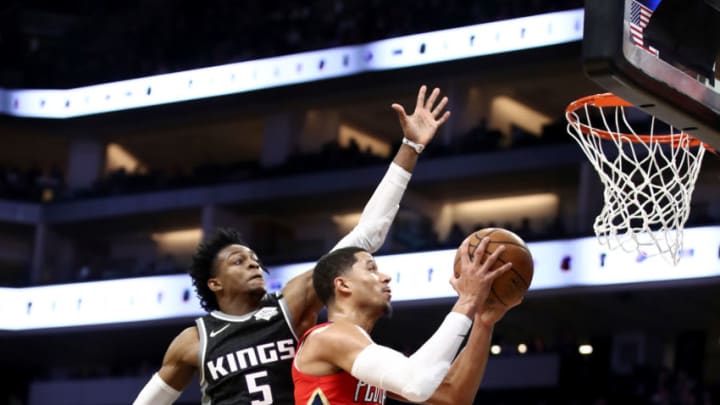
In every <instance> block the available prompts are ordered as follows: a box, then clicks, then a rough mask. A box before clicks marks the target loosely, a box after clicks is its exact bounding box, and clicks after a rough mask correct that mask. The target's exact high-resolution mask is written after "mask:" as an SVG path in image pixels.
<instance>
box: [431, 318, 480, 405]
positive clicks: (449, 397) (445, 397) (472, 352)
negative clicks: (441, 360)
mask: <svg viewBox="0 0 720 405" xmlns="http://www.w3.org/2000/svg"><path fill="white" fill-rule="evenodd" d="M478 318H479V317H476V319H475V323H474V324H473V327H472V329H471V331H470V336H469V337H468V341H467V343H466V344H465V348H463V350H462V351H461V352H460V354H459V355H458V357H457V358H456V359H455V361H454V362H453V363H452V366H451V367H450V370H449V371H448V373H447V375H446V376H445V379H444V380H443V382H442V383H441V384H440V386H439V387H438V389H437V390H436V391H435V393H434V394H433V396H432V397H431V398H430V400H429V401H428V402H427V403H428V404H430V405H465V404H472V403H473V401H474V400H475V396H476V395H477V391H478V389H479V388H480V383H481V382H482V379H483V377H484V376H485V368H486V366H487V362H488V355H489V352H490V342H491V340H492V333H493V326H492V325H485V324H483V323H481V322H478Z"/></svg>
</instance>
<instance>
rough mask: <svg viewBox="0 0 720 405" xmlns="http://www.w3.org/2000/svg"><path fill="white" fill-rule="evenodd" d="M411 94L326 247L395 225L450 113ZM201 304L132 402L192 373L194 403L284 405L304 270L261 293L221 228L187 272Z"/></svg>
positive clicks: (142, 401)
mask: <svg viewBox="0 0 720 405" xmlns="http://www.w3.org/2000/svg"><path fill="white" fill-rule="evenodd" d="M426 91H427V90H426V87H425V86H422V87H421V88H420V90H419V91H418V95H417V103H416V106H415V111H414V112H413V114H412V115H408V114H406V112H405V110H404V108H403V107H402V106H400V105H399V104H393V105H392V108H393V109H394V110H395V111H396V112H397V113H398V117H399V120H400V125H401V127H402V131H403V135H404V138H403V143H402V145H401V146H400V149H399V150H398V152H397V154H396V155H395V158H394V160H393V163H391V165H390V168H389V169H388V171H387V173H386V174H385V176H384V177H383V179H382V181H381V182H380V184H379V185H378V187H377V189H376V190H375V192H374V193H373V195H372V196H371V198H370V200H369V201H368V203H367V204H366V206H365V208H364V210H363V213H362V215H361V218H360V221H359V224H358V225H357V226H356V227H355V228H354V229H353V230H352V231H351V232H350V234H348V235H347V236H345V238H343V239H342V240H341V241H340V242H339V243H338V245H337V246H336V247H335V248H334V249H338V248H341V247H344V246H361V247H362V248H364V249H366V250H367V251H369V252H374V251H376V250H377V249H379V248H380V247H381V246H382V243H383V241H384V240H385V236H386V234H387V231H388V229H389V227H390V224H391V223H392V221H393V219H394V218H395V214H396V213H397V209H398V204H399V202H400V199H401V197H402V195H403V193H404V191H405V188H406V186H407V183H408V181H409V180H410V176H411V173H412V171H413V169H414V168H415V164H416V162H417V158H418V155H419V154H420V153H421V152H422V150H423V148H424V146H425V145H426V144H427V143H429V142H430V141H431V140H432V139H433V137H434V136H435V133H436V132H437V129H438V127H440V126H441V125H442V124H443V123H444V122H445V121H446V120H447V119H448V117H449V116H450V112H449V111H444V108H445V106H446V105H447V102H448V100H447V97H443V98H442V99H440V100H439V102H438V97H439V95H440V90H439V89H434V90H433V91H432V93H430V95H429V96H427V98H426ZM190 274H191V276H192V279H193V284H194V285H195V288H196V291H197V294H198V296H199V298H200V302H201V305H202V306H203V308H204V309H205V310H207V311H208V312H209V313H208V315H205V316H203V317H201V318H198V319H197V321H196V326H193V327H189V328H187V329H185V330H184V331H182V332H181V333H180V334H179V335H178V336H177V337H176V338H175V339H174V340H173V342H172V343H171V344H170V347H169V348H168V350H167V352H166V354H165V358H164V359H163V363H162V367H161V368H160V370H159V371H158V372H157V373H156V374H155V375H153V377H152V378H151V379H150V381H149V382H148V383H147V384H146V386H145V387H144V388H143V389H142V391H141V392H140V394H139V395H138V397H137V399H136V400H135V402H134V404H136V405H150V404H152V405H164V404H171V403H173V402H174V401H175V400H176V399H177V398H178V397H179V396H180V394H181V391H182V390H183V389H185V387H187V386H188V384H189V383H190V381H191V380H192V377H193V374H194V373H195V372H196V371H199V377H200V384H201V389H202V394H203V404H213V405H219V404H250V403H252V404H256V405H260V404H272V403H276V404H289V403H292V402H293V386H292V377H291V374H290V370H291V362H292V358H293V357H294V355H295V347H296V344H297V336H301V335H302V334H303V333H304V332H305V331H306V330H307V329H308V328H309V327H311V326H312V325H314V324H315V323H316V322H317V314H318V311H319V310H320V308H321V307H322V304H321V303H320V301H319V300H318V298H317V296H316V294H315V290H314V289H313V287H312V272H311V271H308V272H306V273H304V274H301V275H299V276H297V277H295V278H293V279H292V280H290V281H289V282H288V283H287V285H285V287H284V288H283V289H282V291H281V292H280V293H274V294H268V293H267V292H266V285H265V279H264V278H263V272H262V266H261V265H260V261H259V259H258V258H257V256H256V254H255V252H254V251H253V250H252V249H250V248H249V247H248V246H246V245H245V243H244V242H242V240H241V239H240V237H239V235H238V234H237V233H236V232H233V231H221V232H219V233H218V234H217V235H215V236H214V237H212V238H211V239H209V240H207V241H206V242H205V243H203V244H202V245H201V246H200V247H199V248H198V251H197V253H196V254H195V256H194V257H193V264H192V266H191V269H190Z"/></svg>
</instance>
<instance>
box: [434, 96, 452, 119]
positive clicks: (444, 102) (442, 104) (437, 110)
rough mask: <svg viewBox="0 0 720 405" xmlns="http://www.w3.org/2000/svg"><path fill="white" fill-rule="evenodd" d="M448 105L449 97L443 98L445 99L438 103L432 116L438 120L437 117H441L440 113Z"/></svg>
mask: <svg viewBox="0 0 720 405" xmlns="http://www.w3.org/2000/svg"><path fill="white" fill-rule="evenodd" d="M447 103H448V98H447V97H443V98H442V99H441V100H440V103H438V105H437V106H436V107H435V108H433V110H432V115H433V117H435V118H437V116H438V115H440V113H441V112H442V110H443V109H444V108H445V106H446V105H447Z"/></svg>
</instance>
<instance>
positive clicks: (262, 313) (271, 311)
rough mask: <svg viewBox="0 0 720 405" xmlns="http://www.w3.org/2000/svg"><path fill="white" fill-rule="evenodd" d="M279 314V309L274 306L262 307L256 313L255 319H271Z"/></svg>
mask: <svg viewBox="0 0 720 405" xmlns="http://www.w3.org/2000/svg"><path fill="white" fill-rule="evenodd" d="M277 314H278V309H277V308H274V307H262V308H260V309H259V310H258V311H257V312H256V313H255V319H257V320H263V321H269V320H270V319H272V318H273V317H274V316H275V315H277Z"/></svg>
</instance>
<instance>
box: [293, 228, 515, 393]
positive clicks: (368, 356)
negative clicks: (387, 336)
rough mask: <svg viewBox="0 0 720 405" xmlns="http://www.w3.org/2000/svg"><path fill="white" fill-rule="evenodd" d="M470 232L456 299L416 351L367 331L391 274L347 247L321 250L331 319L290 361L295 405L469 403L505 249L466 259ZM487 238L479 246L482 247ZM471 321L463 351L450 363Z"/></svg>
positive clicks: (496, 315)
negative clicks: (378, 340) (389, 400)
mask: <svg viewBox="0 0 720 405" xmlns="http://www.w3.org/2000/svg"><path fill="white" fill-rule="evenodd" d="M469 241H470V240H469V238H468V239H466V240H465V241H464V242H463V244H462V246H461V250H462V252H463V254H462V255H461V256H462V259H461V260H462V262H461V265H462V270H461V273H460V277H458V278H455V277H453V278H452V279H451V280H450V283H451V284H452V286H453V288H455V290H456V291H457V292H458V295H459V297H458V300H457V301H456V303H455V305H454V306H453V308H452V311H451V312H450V313H449V314H448V315H447V317H446V318H445V320H444V321H443V323H442V325H441V326H440V327H439V328H438V330H437V331H436V332H435V334H434V335H433V336H432V337H431V338H430V339H429V340H428V341H427V342H425V344H424V345H423V346H422V347H421V348H420V349H418V350H417V351H416V352H415V353H414V354H413V355H411V356H409V357H406V356H405V355H403V354H402V353H400V352H397V351H395V350H392V349H390V348H388V347H384V346H380V345H377V344H375V343H374V342H373V341H372V339H371V338H370V336H369V333H370V331H371V330H372V328H373V326H374V325H375V323H376V322H377V320H378V319H379V318H380V317H381V316H383V315H384V314H385V313H387V312H388V311H389V310H390V297H391V295H390V294H391V289H390V286H389V282H390V279H391V278H390V277H389V276H388V275H386V274H384V273H381V272H380V271H379V270H378V268H377V265H376V264H375V261H374V260H373V257H372V255H370V253H368V252H367V251H365V250H364V249H361V248H357V247H348V248H343V249H338V250H336V251H333V252H331V253H328V254H327V255H325V256H323V257H322V258H321V259H320V261H318V264H317V266H316V267H315V272H314V275H313V285H314V286H315V288H316V290H317V294H318V296H319V297H320V299H321V300H322V301H323V302H324V303H325V304H326V305H327V309H328V320H329V322H328V323H324V324H320V325H317V326H315V327H314V328H312V329H310V330H309V331H308V332H307V333H306V334H305V335H304V336H303V337H302V338H301V339H300V345H299V347H298V351H297V355H296V357H295V360H294V362H293V369H292V373H293V382H294V383H295V404H296V405H349V404H383V403H384V401H385V397H386V394H389V395H392V396H395V397H397V398H398V399H402V400H406V401H411V402H427V403H430V404H435V405H439V404H453V405H459V404H460V405H462V404H470V403H472V401H473V398H474V397H475V394H476V393H477V389H478V387H479V385H480V381H481V380H482V375H483V373H484V370H485V365H486V363H487V356H488V352H489V350H488V348H489V344H490V336H491V335H492V327H493V325H494V323H495V322H497V321H498V320H499V319H500V318H501V317H502V316H503V314H504V312H505V310H503V309H498V308H497V307H496V306H493V307H490V306H487V307H486V306H484V305H485V304H484V303H485V302H486V300H487V297H488V294H489V292H490V288H491V286H492V283H493V281H494V280H495V279H496V278H497V277H499V276H501V275H502V274H504V273H505V272H507V271H509V270H510V268H511V266H512V264H511V263H506V264H504V265H503V266H501V267H499V268H498V269H497V270H492V267H493V265H494V263H495V261H496V260H497V258H498V257H499V255H500V254H501V253H502V251H503V250H504V248H503V247H500V248H498V249H496V250H495V251H494V252H493V254H492V255H490V256H488V258H487V259H486V260H485V262H484V263H482V262H481V260H482V257H483V255H480V254H476V255H474V257H473V259H472V260H471V259H469V257H468V254H467V253H466V252H469V249H470V243H469ZM487 243H488V239H487V238H485V239H483V241H482V242H481V243H480V245H479V246H478V249H480V251H484V250H485V248H486V246H487ZM473 318H474V320H475V322H474V325H473V326H472V331H471V334H470V337H469V339H468V343H467V345H466V348H465V350H464V351H463V353H461V355H460V356H458V358H457V359H456V360H455V362H453V363H452V367H451V362H452V360H453V358H454V357H455V354H456V352H457V350H458V348H459V347H460V345H461V344H462V341H463V339H464V338H465V336H466V334H467V333H468V331H469V330H470V328H471V324H472V323H473V322H472V319H473Z"/></svg>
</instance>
